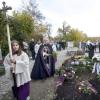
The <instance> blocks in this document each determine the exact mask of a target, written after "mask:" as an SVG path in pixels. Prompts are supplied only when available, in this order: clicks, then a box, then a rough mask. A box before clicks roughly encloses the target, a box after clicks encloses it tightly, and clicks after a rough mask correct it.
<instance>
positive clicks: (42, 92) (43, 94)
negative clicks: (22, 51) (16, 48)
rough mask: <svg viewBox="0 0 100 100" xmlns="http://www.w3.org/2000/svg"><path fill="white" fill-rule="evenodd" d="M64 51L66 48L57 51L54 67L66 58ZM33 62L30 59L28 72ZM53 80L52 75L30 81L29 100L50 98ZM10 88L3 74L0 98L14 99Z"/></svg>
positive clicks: (49, 99) (51, 97)
mask: <svg viewBox="0 0 100 100" xmlns="http://www.w3.org/2000/svg"><path fill="white" fill-rule="evenodd" d="M66 52H67V51H66V50H62V51H58V55H57V62H56V69H58V68H60V66H61V65H62V63H63V61H64V60H65V59H66V58H67V56H66V54H67V53H66ZM33 64H34V61H32V60H30V72H31V70H32V68H33ZM54 80H55V79H54V77H51V78H48V79H46V80H39V81H31V87H30V89H31V91H30V97H31V99H30V100H52V99H53V96H54V84H55V81H54ZM10 88H11V83H10V82H9V80H8V79H6V77H5V76H2V77H0V100H14V98H12V93H11V91H10ZM8 91H9V92H8ZM2 96H3V97H2ZM1 98H2V99H1Z"/></svg>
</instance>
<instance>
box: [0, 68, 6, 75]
mask: <svg viewBox="0 0 100 100" xmlns="http://www.w3.org/2000/svg"><path fill="white" fill-rule="evenodd" d="M4 74H5V68H2V67H0V76H2V75H4Z"/></svg>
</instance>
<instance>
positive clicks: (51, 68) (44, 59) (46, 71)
mask: <svg viewBox="0 0 100 100" xmlns="http://www.w3.org/2000/svg"><path fill="white" fill-rule="evenodd" d="M54 73H55V60H54V58H53V50H52V47H51V45H50V44H48V43H44V44H42V45H41V46H40V48H39V50H38V53H37V56H36V59H35V63H34V66H33V69H32V72H31V78H32V79H35V80H38V79H45V78H47V77H51V76H53V75H54Z"/></svg>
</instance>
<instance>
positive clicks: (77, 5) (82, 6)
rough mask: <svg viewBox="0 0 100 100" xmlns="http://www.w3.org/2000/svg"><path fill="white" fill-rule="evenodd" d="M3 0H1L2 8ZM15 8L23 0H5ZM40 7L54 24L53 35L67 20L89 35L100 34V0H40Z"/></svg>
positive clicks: (47, 19) (17, 7)
mask: <svg viewBox="0 0 100 100" xmlns="http://www.w3.org/2000/svg"><path fill="white" fill-rule="evenodd" d="M2 1H3V0H0V8H1V3H2ZM5 1H6V2H7V5H9V6H12V8H13V9H20V7H21V5H22V4H21V0H5ZM37 2H38V4H39V5H38V9H39V10H40V11H41V13H43V15H44V16H45V17H46V21H47V22H48V23H51V24H52V35H53V36H55V35H56V34H57V28H58V27H61V25H62V23H63V21H66V22H67V24H69V25H70V26H71V27H73V28H78V29H79V30H80V31H83V32H84V33H86V34H87V35H88V36H100V12H99V9H100V0H38V1H37Z"/></svg>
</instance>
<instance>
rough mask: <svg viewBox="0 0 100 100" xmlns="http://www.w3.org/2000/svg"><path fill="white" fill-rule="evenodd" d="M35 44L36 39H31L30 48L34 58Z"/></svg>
mask: <svg viewBox="0 0 100 100" xmlns="http://www.w3.org/2000/svg"><path fill="white" fill-rule="evenodd" d="M34 46H35V42H34V39H32V40H31V42H30V44H29V48H30V51H31V54H32V59H33V60H34V59H35V50H34Z"/></svg>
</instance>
